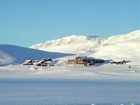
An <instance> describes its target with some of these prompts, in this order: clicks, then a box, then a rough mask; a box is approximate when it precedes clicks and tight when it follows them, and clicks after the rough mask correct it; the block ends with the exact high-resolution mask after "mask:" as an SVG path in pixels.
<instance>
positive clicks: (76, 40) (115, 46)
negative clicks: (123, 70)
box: [31, 30, 140, 64]
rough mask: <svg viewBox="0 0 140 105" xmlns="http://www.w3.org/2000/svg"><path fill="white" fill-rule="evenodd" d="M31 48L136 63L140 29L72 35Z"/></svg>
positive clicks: (139, 49)
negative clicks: (98, 34)
mask: <svg viewBox="0 0 140 105" xmlns="http://www.w3.org/2000/svg"><path fill="white" fill-rule="evenodd" d="M31 48H34V49H39V50H44V51H54V52H65V53H75V54H84V55H88V56H94V57H99V58H101V57H102V58H106V59H119V60H120V59H127V60H130V61H131V62H132V63H134V64H140V30H136V31H133V32H130V33H128V34H122V35H113V36H110V37H108V38H99V37H88V36H83V35H82V36H76V35H72V36H68V37H64V38H62V39H57V40H52V41H47V42H45V43H40V44H36V45H33V46H31Z"/></svg>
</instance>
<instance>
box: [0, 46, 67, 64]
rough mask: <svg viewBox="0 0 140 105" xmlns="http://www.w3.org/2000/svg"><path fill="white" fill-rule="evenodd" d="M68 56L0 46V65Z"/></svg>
mask: <svg viewBox="0 0 140 105" xmlns="http://www.w3.org/2000/svg"><path fill="white" fill-rule="evenodd" d="M66 55H68V54H64V53H55V52H46V51H40V50H35V49H30V48H24V47H19V46H14V45H0V65H7V64H15V63H22V62H23V61H24V60H26V59H42V58H47V57H50V58H58V57H64V56H66Z"/></svg>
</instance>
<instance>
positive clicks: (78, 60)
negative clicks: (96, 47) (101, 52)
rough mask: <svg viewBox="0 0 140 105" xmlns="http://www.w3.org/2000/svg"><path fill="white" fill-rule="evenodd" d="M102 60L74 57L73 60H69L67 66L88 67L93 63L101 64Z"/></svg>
mask: <svg viewBox="0 0 140 105" xmlns="http://www.w3.org/2000/svg"><path fill="white" fill-rule="evenodd" d="M103 62H104V60H101V59H94V58H92V57H80V56H78V57H76V58H75V59H69V60H68V64H74V65H83V66H89V65H94V64H95V63H103Z"/></svg>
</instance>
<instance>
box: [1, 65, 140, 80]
mask: <svg viewBox="0 0 140 105" xmlns="http://www.w3.org/2000/svg"><path fill="white" fill-rule="evenodd" d="M0 78H71V79H72V78H81V79H84V78H85V79H137V80H140V68H139V67H137V66H131V68H128V65H113V64H104V65H96V66H89V67H84V66H72V65H69V66H68V65H67V66H62V65H60V66H53V67H37V66H23V65H9V66H1V67H0Z"/></svg>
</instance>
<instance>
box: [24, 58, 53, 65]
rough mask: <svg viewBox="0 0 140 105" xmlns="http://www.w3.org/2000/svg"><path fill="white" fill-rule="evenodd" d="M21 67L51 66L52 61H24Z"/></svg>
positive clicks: (48, 59)
mask: <svg viewBox="0 0 140 105" xmlns="http://www.w3.org/2000/svg"><path fill="white" fill-rule="evenodd" d="M23 65H37V66H53V60H52V59H51V58H47V59H42V60H25V61H24V63H23Z"/></svg>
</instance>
